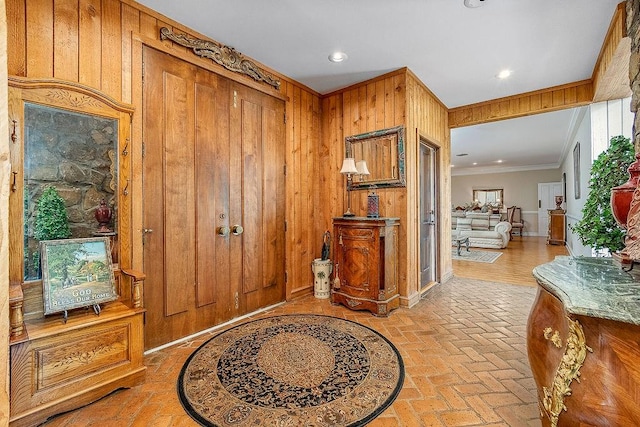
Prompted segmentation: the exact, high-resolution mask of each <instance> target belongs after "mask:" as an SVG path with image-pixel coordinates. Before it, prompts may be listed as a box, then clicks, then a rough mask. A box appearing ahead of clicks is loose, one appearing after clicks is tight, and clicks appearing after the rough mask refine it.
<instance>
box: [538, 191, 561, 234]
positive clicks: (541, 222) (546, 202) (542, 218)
mask: <svg viewBox="0 0 640 427" xmlns="http://www.w3.org/2000/svg"><path fill="white" fill-rule="evenodd" d="M563 193H564V190H563V187H562V182H540V183H538V235H540V236H546V235H547V233H548V232H549V212H548V210H549V209H555V208H556V200H555V197H556V196H562V195H563Z"/></svg>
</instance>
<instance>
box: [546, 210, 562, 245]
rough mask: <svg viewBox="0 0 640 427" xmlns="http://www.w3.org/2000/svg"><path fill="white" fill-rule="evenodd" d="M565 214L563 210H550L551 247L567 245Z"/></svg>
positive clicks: (548, 240) (548, 241) (549, 238)
mask: <svg viewBox="0 0 640 427" xmlns="http://www.w3.org/2000/svg"><path fill="white" fill-rule="evenodd" d="M565 240H566V237H565V214H564V210H562V209H549V233H548V235H547V243H548V244H550V245H564V244H565Z"/></svg>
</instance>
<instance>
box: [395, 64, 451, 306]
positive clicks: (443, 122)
mask: <svg viewBox="0 0 640 427" xmlns="http://www.w3.org/2000/svg"><path fill="white" fill-rule="evenodd" d="M407 105H408V107H407V111H408V114H407V129H408V131H407V236H410V237H408V239H407V281H408V286H407V293H406V294H404V293H402V292H401V295H402V296H403V297H407V298H409V301H408V303H409V305H410V306H411V305H413V304H414V303H417V300H416V297H419V294H418V291H419V289H418V287H419V280H420V277H419V274H420V253H419V248H420V244H419V238H420V228H419V222H420V216H419V202H420V197H419V190H420V188H419V184H420V180H419V178H420V176H419V173H418V166H419V165H418V158H419V157H418V156H419V153H420V141H421V140H424V141H426V142H428V143H429V144H430V145H432V146H434V147H438V155H437V161H438V171H439V173H438V176H437V183H436V185H437V193H436V196H437V199H438V203H439V215H438V218H439V221H438V222H437V227H438V229H437V232H436V233H437V238H438V241H437V247H438V250H439V253H438V265H437V266H436V271H437V276H438V279H439V280H441V281H446V280H448V279H450V278H451V276H452V274H453V273H452V265H451V251H450V248H451V232H450V230H451V168H450V164H451V139H450V134H451V132H450V130H449V124H448V109H447V107H445V105H444V104H442V102H440V100H439V99H438V98H437V97H436V96H435V95H434V94H433V93H432V92H431V91H430V90H429V89H428V88H427V87H426V86H425V85H424V84H423V83H422V82H421V81H420V80H419V79H418V78H417V77H416V76H415V75H414V74H413V73H412V72H410V71H409V72H408V73H407Z"/></svg>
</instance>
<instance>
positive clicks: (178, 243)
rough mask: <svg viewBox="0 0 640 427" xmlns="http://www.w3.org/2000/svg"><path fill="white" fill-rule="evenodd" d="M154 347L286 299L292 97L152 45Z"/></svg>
mask: <svg viewBox="0 0 640 427" xmlns="http://www.w3.org/2000/svg"><path fill="white" fill-rule="evenodd" d="M143 55H144V58H143V60H144V76H143V81H144V90H143V97H144V98H143V100H144V102H143V104H144V110H143V140H144V147H143V148H144V151H143V153H144V154H143V181H144V184H143V191H144V195H143V197H144V199H143V221H144V227H145V229H144V269H145V272H146V274H147V279H146V280H145V295H144V302H145V307H146V309H147V317H146V325H145V348H147V349H149V348H154V347H157V346H159V345H162V344H165V343H168V342H171V341H174V340H176V339H179V338H182V337H185V336H188V335H190V334H193V333H195V332H198V331H201V330H204V329H206V328H209V327H211V326H214V325H216V324H219V323H222V322H224V321H226V320H229V319H232V318H234V317H238V316H240V315H243V314H246V313H250V312H252V311H255V310H257V309H259V308H261V307H266V306H269V305H272V304H274V303H277V302H280V301H283V300H284V298H285V285H284V276H285V272H284V262H285V260H284V242H285V236H284V221H285V215H284V205H285V199H284V194H285V189H284V141H285V136H284V135H285V134H284V102H283V101H282V100H280V99H277V98H274V97H272V96H269V95H267V94H264V93H262V92H259V91H257V90H255V89H251V88H249V87H246V86H243V85H241V84H239V83H237V82H234V81H232V80H230V79H227V78H225V77H222V76H220V75H217V74H215V73H212V72H210V71H208V70H205V69H202V68H200V67H197V66H195V65H193V64H190V63H188V62H185V61H182V60H179V59H177V58H175V57H172V56H170V55H168V54H165V53H161V52H159V51H156V50H154V49H151V48H147V47H145V48H144V52H143Z"/></svg>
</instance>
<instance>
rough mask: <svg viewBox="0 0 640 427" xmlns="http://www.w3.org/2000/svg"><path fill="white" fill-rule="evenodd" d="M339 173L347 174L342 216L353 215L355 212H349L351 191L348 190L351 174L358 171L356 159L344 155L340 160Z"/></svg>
mask: <svg viewBox="0 0 640 427" xmlns="http://www.w3.org/2000/svg"><path fill="white" fill-rule="evenodd" d="M340 173H341V174H343V175H346V176H347V210H346V212H345V213H344V214H343V215H342V216H355V214H354V213H352V212H351V192H350V191H349V187H351V182H352V179H353V178H352V176H353V175H354V174H357V173H358V169H357V168H356V161H355V159H354V158H353V157H345V159H344V160H343V161H342V169H340Z"/></svg>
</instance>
